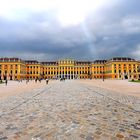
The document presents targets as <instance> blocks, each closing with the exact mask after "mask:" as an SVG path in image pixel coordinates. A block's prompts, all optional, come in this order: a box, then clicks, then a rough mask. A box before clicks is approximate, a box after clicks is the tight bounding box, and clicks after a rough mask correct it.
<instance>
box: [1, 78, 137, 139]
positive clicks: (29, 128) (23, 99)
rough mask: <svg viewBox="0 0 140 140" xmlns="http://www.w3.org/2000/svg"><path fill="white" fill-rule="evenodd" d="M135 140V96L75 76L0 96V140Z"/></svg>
mask: <svg viewBox="0 0 140 140" xmlns="http://www.w3.org/2000/svg"><path fill="white" fill-rule="evenodd" d="M7 139H9V140H110V139H111V140H133V139H137V140H140V98H138V97H133V96H128V95H127V96H126V95H123V94H114V93H112V92H111V91H110V90H105V89H102V88H100V87H93V86H90V85H88V84H84V83H81V82H79V81H77V80H71V81H65V82H59V81H55V82H53V83H50V84H49V85H46V86H42V87H40V88H38V89H35V90H33V91H29V92H26V93H23V94H17V95H14V96H9V97H7V98H3V99H1V100H0V140H7Z"/></svg>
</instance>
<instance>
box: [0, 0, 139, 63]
mask: <svg viewBox="0 0 140 140" xmlns="http://www.w3.org/2000/svg"><path fill="white" fill-rule="evenodd" d="M139 7H140V1H138V0H132V1H128V0H113V1H112V0H98V1H97V0H82V1H80V0H36V1H35V0H34V1H33V0H24V1H23V0H12V1H10V0H4V1H2V0H0V50H1V51H0V56H1V57H19V58H22V59H37V60H40V61H42V60H56V59H61V58H73V59H82V60H84V59H85V60H93V59H108V58H111V57H116V56H124V57H125V56H128V57H132V58H135V59H140V9H139Z"/></svg>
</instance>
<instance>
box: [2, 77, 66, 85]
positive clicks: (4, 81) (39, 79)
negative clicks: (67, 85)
mask: <svg viewBox="0 0 140 140" xmlns="http://www.w3.org/2000/svg"><path fill="white" fill-rule="evenodd" d="M42 80H45V83H46V85H47V84H48V83H49V79H42V78H35V79H34V81H35V83H37V82H39V83H41V81H42ZM57 80H60V81H65V80H66V78H60V79H57ZM16 81H18V82H19V83H21V82H22V81H23V80H22V79H20V80H16ZM25 81H26V84H28V83H29V82H30V81H33V79H29V78H28V79H25ZM1 82H3V83H5V85H6V86H7V84H8V80H7V79H5V80H1Z"/></svg>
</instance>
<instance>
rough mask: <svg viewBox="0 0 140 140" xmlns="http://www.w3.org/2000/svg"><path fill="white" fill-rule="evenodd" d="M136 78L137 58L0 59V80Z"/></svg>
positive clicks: (138, 71)
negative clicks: (87, 59) (83, 59)
mask: <svg viewBox="0 0 140 140" xmlns="http://www.w3.org/2000/svg"><path fill="white" fill-rule="evenodd" d="M36 78H43V79H46V78H48V79H58V78H66V79H140V61H137V60H135V59H132V58H127V57H116V58H112V59H109V60H95V61H75V60H72V59H64V60H58V61H50V62H49V61H46V62H38V61H36V60H21V59H19V58H0V80H6V79H8V80H21V79H36Z"/></svg>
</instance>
